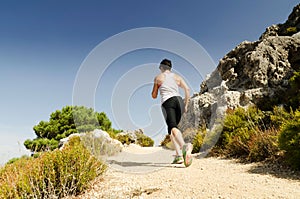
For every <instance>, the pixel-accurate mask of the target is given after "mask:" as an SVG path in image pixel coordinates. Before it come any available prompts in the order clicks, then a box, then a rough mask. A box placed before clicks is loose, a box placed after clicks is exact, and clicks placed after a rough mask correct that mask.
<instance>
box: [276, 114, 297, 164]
mask: <svg viewBox="0 0 300 199" xmlns="http://www.w3.org/2000/svg"><path fill="white" fill-rule="evenodd" d="M279 147H280V148H281V149H282V150H284V151H285V157H286V160H287V161H288V163H289V164H290V165H291V166H292V167H294V168H298V169H300V111H299V110H297V111H295V113H294V119H293V120H288V121H286V123H284V124H283V125H282V129H281V132H280V135H279Z"/></svg>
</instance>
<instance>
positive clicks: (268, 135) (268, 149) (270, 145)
mask: <svg viewBox="0 0 300 199" xmlns="http://www.w3.org/2000/svg"><path fill="white" fill-rule="evenodd" d="M278 133H279V131H278V130H277V129H274V128H273V129H269V130H265V131H257V132H256V133H255V134H253V135H252V137H251V139H250V141H249V142H248V146H249V155H248V160H250V161H252V162H253V161H262V160H265V159H266V158H272V157H275V156H276V155H277V154H278V152H279V147H278Z"/></svg>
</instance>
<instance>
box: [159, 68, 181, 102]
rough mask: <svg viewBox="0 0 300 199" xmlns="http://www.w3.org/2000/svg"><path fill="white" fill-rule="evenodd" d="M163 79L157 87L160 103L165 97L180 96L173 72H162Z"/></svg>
mask: <svg viewBox="0 0 300 199" xmlns="http://www.w3.org/2000/svg"><path fill="white" fill-rule="evenodd" d="M164 75H165V81H164V82H163V83H162V85H161V86H160V87H159V91H160V96H161V103H164V102H165V101H166V100H167V99H169V98H171V97H174V96H180V94H179V91H178V85H177V83H176V81H175V79H174V73H164Z"/></svg>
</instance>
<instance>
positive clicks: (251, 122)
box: [217, 107, 264, 156]
mask: <svg viewBox="0 0 300 199" xmlns="http://www.w3.org/2000/svg"><path fill="white" fill-rule="evenodd" d="M263 118H264V114H263V112H262V111H260V110H259V109H257V108H256V107H249V108H248V109H247V110H245V109H243V108H241V107H239V108H237V109H235V110H228V111H227V115H226V117H225V119H224V126H223V131H222V133H221V135H220V138H219V140H218V143H217V146H218V147H220V148H222V149H226V150H227V153H228V155H230V156H243V155H248V154H249V152H250V150H249V147H248V141H249V140H250V138H251V136H252V135H253V134H254V133H255V132H256V131H257V130H258V128H259V127H260V126H263V124H262V121H263Z"/></svg>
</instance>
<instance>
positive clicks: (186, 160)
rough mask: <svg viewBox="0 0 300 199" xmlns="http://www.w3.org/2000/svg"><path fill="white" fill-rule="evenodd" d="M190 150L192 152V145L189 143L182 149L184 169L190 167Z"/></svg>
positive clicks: (191, 159) (191, 160)
mask: <svg viewBox="0 0 300 199" xmlns="http://www.w3.org/2000/svg"><path fill="white" fill-rule="evenodd" d="M192 150H193V145H192V144H191V143H188V144H185V145H183V147H182V155H183V162H184V165H185V166H186V167H189V166H191V164H192V162H193V158H192Z"/></svg>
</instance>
